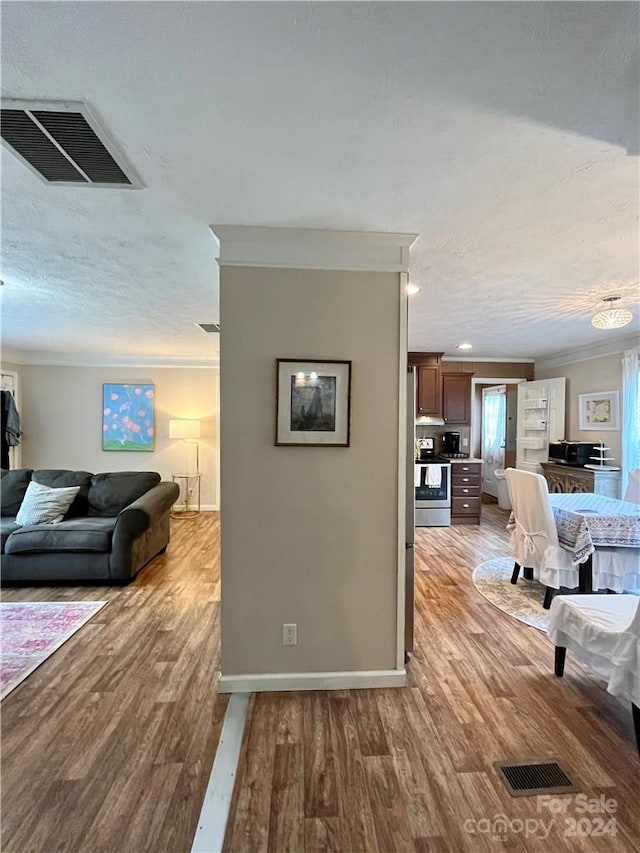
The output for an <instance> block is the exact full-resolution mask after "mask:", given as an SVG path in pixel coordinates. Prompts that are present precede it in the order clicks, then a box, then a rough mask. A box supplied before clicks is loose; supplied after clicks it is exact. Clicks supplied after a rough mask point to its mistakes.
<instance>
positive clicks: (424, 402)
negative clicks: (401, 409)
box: [408, 352, 442, 418]
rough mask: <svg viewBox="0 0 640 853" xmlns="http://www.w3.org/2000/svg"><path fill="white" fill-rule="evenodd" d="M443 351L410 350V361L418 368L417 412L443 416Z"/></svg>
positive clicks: (438, 416) (430, 415)
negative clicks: (441, 364) (441, 365)
mask: <svg viewBox="0 0 640 853" xmlns="http://www.w3.org/2000/svg"><path fill="white" fill-rule="evenodd" d="M441 357H442V353H441V352H410V353H409V354H408V363H409V364H412V365H414V367H415V369H416V414H417V415H428V416H429V417H437V418H441V417H442V373H441V369H440V359H441Z"/></svg>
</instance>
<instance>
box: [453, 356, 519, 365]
mask: <svg viewBox="0 0 640 853" xmlns="http://www.w3.org/2000/svg"><path fill="white" fill-rule="evenodd" d="M440 361H465V362H472V361H477V362H489V363H491V364H493V363H495V364H533V363H534V362H535V358H520V357H516V356H514V357H512V356H510V355H505V356H504V358H501V357H497V356H491V357H490V358H484V357H483V356H481V355H475V356H470V355H465V356H457V355H443V356H442V358H441V359H440Z"/></svg>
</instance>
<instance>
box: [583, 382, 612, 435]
mask: <svg viewBox="0 0 640 853" xmlns="http://www.w3.org/2000/svg"><path fill="white" fill-rule="evenodd" d="M618 398H619V392H618V391H593V392H591V393H589V394H578V413H579V429H586V430H589V429H592V430H603V429H611V430H615V429H620V404H619V400H618Z"/></svg>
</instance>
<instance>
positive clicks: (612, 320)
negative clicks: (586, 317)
mask: <svg viewBox="0 0 640 853" xmlns="http://www.w3.org/2000/svg"><path fill="white" fill-rule="evenodd" d="M620 298H621V297H620V296H605V297H604V299H603V300H602V301H603V302H604V303H605V307H604V308H603V309H602V311H598V313H597V314H594V315H593V317H592V318H591V325H592V326H593V327H594V328H596V329H620V328H622V326H626V325H627V324H628V323H630V322H631V321H632V320H633V314H632V313H631V311H627V309H626V308H616V307H614V303H616V302H619V301H620Z"/></svg>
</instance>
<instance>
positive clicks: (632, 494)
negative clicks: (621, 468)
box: [624, 468, 640, 504]
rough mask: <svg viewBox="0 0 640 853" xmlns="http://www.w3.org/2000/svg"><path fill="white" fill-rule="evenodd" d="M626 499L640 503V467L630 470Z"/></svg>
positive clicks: (633, 502)
mask: <svg viewBox="0 0 640 853" xmlns="http://www.w3.org/2000/svg"><path fill="white" fill-rule="evenodd" d="M624 500H625V501H629V503H632V504H640V468H634V469H633V470H632V471H630V472H629V483H628V485H627V490H626V492H625V493H624Z"/></svg>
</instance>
